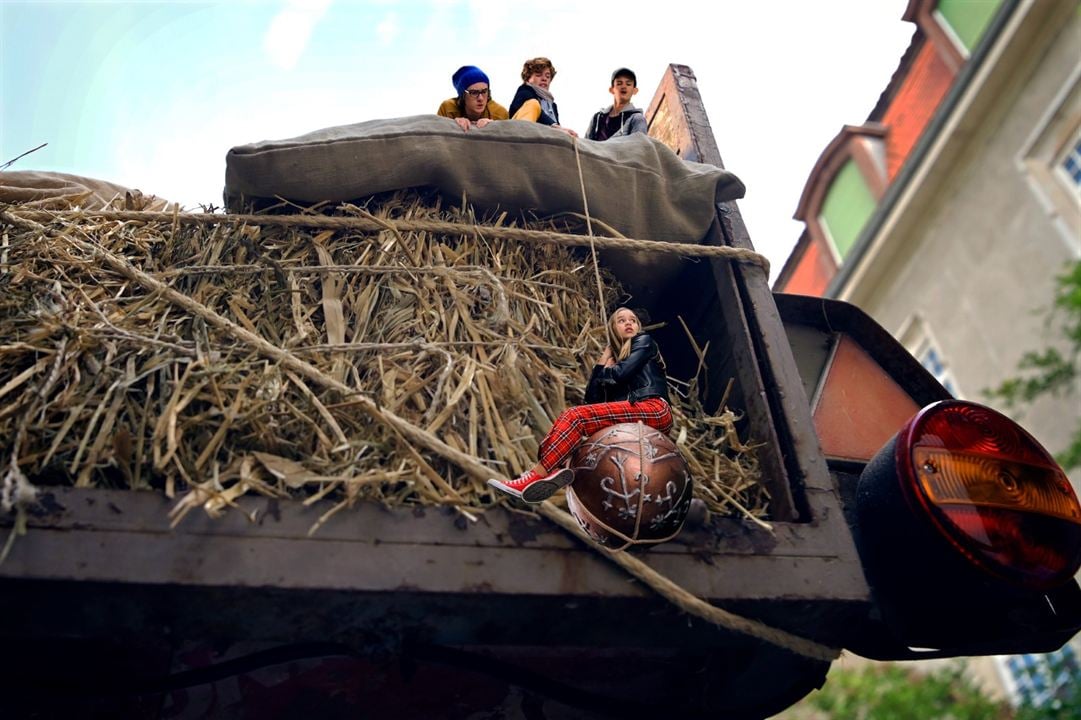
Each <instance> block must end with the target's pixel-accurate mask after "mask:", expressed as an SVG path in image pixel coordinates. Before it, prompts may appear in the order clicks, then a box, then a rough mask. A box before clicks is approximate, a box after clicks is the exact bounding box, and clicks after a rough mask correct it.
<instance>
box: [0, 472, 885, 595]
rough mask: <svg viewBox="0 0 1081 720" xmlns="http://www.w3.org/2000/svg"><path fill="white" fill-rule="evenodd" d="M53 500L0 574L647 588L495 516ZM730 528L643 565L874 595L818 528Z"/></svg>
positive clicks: (617, 591)
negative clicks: (174, 516) (776, 531)
mask: <svg viewBox="0 0 1081 720" xmlns="http://www.w3.org/2000/svg"><path fill="white" fill-rule="evenodd" d="M97 494H102V495H104V497H100V498H98V497H95V495H97ZM57 498H59V499H57ZM254 502H258V501H257V500H256V501H254ZM51 504H52V505H53V507H54V508H64V509H63V510H59V509H58V510H56V511H54V513H53V514H52V515H51V516H50V519H49V521H48V522H47V523H42V522H40V521H34V522H32V523H31V528H30V531H29V532H28V534H27V535H26V536H24V537H21V538H19V539H18V540H17V541H16V543H15V545H14V547H13V548H12V552H11V555H10V556H9V557H8V559H7V560H6V562H5V563H4V564H3V565H0V578H8V579H17V578H23V579H50V580H78V581H93V582H118V583H143V584H181V585H209V586H222V587H253V586H274V587H282V588H312V589H315V588H323V589H342V590H353V591H379V592H389V593H394V592H419V593H482V594H483V593H489V594H492V596H493V598H496V597H497V596H500V595H508V594H509V595H514V594H532V595H551V596H562V595H582V596H602V597H641V596H642V595H643V594H644V593H645V591H644V590H643V589H642V588H641V586H639V585H638V584H637V583H633V582H628V577H627V576H626V575H625V574H624V573H623V572H622V571H620V570H618V569H617V568H616V567H615V566H614V565H612V564H611V563H609V562H607V561H606V560H605V559H604V558H603V557H602V556H601V555H600V554H599V553H598V552H597V551H594V550H592V549H588V548H585V547H584V546H582V545H580V544H579V543H577V541H573V540H570V539H569V538H568V537H567V536H565V535H564V534H563V532H562V531H560V530H556V529H554V528H553V527H552V526H551V525H550V524H548V523H547V522H546V521H542V520H539V519H538V520H529V521H527V522H525V523H523V524H520V525H518V526H517V527H516V526H515V519H513V518H512V519H509V520H508V518H507V517H506V516H507V514H506V513H492V514H490V519H491V520H492V524H491V525H488V524H487V523H478V524H477V525H475V526H469V527H467V528H466V529H464V530H463V529H461V528H460V527H459V526H457V525H456V524H455V523H454V521H453V520H451V519H450V518H449V517H447V516H446V515H443V514H442V513H438V512H436V513H430V514H428V515H425V516H419V517H418V516H414V515H412V514H411V513H410V512H409V511H407V510H406V511H388V510H385V509H382V508H380V507H375V506H364V507H360V508H357V509H355V511H353V512H344V513H340V514H339V515H340V516H339V517H336V518H335V519H334V521H333V522H331V523H328V524H327V525H326V526H324V527H323V528H321V530H320V532H319V533H317V534H316V535H315V536H314V537H308V536H307V530H308V527H309V526H310V523H309V522H308V521H309V520H311V519H312V518H314V517H317V516H318V515H319V514H320V510H321V509H322V508H318V507H316V508H312V507H304V506H303V505H302V504H300V503H299V502H295V501H294V502H285V503H280V504H279V507H278V510H277V517H276V518H274V519H271V520H269V521H268V522H265V523H264V524H263V525H260V524H258V523H249V522H248V521H247V520H246V519H244V518H243V517H242V516H241V514H240V513H238V512H234V513H231V514H230V515H227V516H226V517H224V518H221V519H218V520H213V519H210V518H202V519H198V520H196V519H194V518H193V519H192V520H193V521H192V522H191V523H190V527H186V526H184V525H181V526H180V527H179V528H177V529H176V530H170V529H169V527H168V519H167V515H166V512H165V511H166V508H167V503H166V502H165V500H164V498H161V497H159V496H157V495H156V494H154V493H127V492H123V491H95V490H76V489H65V490H63V491H61V490H59V489H58V490H54V495H53V497H52V499H51ZM246 507H250V503H249V504H247V505H246ZM69 508H70V509H69ZM503 521H506V522H504V523H503V524H500V523H501V522H503ZM726 528H727V530H728V531H729V533H728V535H727V537H726V536H725V533H724V530H725V529H726ZM324 530H327V531H330V530H333V532H327V533H324V532H323V531H324ZM409 530H411V531H412V532H409ZM732 531H733V527H732V526H731V525H725V524H723V523H722V524H721V525H719V526H717V527H714V526H710V528H708V529H702V530H701V531H700V534H699V536H698V537H699V539H702V538H708V539H709V540H710V541H712V542H713V543H715V544H716V545H718V546H727V547H728V550H729V552H724V551H719V552H709V551H707V550H704V549H702V548H700V547H692V546H690V545H679V544H674V543H670V544H668V545H664V546H660V547H658V548H656V549H655V550H653V551H650V552H648V553H646V554H644V555H642V557H643V558H644V559H645V560H646V561H647V562H648V563H649V564H650V565H651V566H653V567H655V568H656V569H657V570H659V571H660V572H662V573H664V574H666V575H668V576H669V577H671V578H672V579H673V580H674V581H676V582H678V583H679V584H681V585H683V586H684V587H686V588H687V589H688V590H689V591H690V592H692V593H695V594H698V595H703V596H705V597H711V598H716V599H724V598H740V599H748V598H770V597H803V598H819V597H827V598H831V599H836V598H847V599H862V598H864V597H865V595H866V593H865V589H864V586H863V584H862V582H858V581H857V580H862V578H861V577H857V578H853V577H851V576H846V575H845V574H844V573H843V572H842V571H843V570H844V569H845V565H844V564H843V563H842V562H840V561H839V559H838V558H836V557H833V556H830V555H820V556H814V555H810V554H809V553H808V550H807V546H806V541H808V540H810V541H811V542H813V537H814V535H815V534H816V533H815V532H813V531H812V530H811V528H808V527H804V526H794V527H791V528H786V529H785V530H784V531H782V532H784V534H785V536H786V537H787V541H786V542H784V543H781V542H779V541H778V542H773V541H774V540H775V538H772V537H770V536H769V535H768V534H767V533H764V531H761V530H757V531H749V532H748V533H739V532H738V531H737V532H732ZM421 538H424V539H421ZM662 549H663V550H665V551H661V550H662ZM848 570H849V571H851V567H848ZM494 601H495V600H494V599H493V602H494Z"/></svg>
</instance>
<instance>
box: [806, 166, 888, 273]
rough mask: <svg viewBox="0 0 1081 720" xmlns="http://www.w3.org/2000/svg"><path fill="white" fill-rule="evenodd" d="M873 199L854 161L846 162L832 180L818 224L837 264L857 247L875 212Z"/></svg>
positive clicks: (823, 202)
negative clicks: (831, 248)
mask: <svg viewBox="0 0 1081 720" xmlns="http://www.w3.org/2000/svg"><path fill="white" fill-rule="evenodd" d="M875 204H876V203H875V198H874V196H873V195H872V194H871V190H870V188H869V187H868V186H867V182H866V181H865V180H864V178H863V174H862V173H861V172H860V169H859V166H857V165H856V161H855V160H852V159H849V160H848V161H847V162H846V163H845V164H844V165H843V166H841V169H840V170H839V171H838V172H837V174H836V175H835V176H834V178H833V182H831V183H830V187H829V190H827V191H826V197H825V199H824V200H823V201H822V212H821V214H820V215H819V217H818V221H819V223H820V224H821V226H822V232H823V233H824V234H825V236H826V237H827V238H828V239H829V241H830V243H831V245H832V246H833V250H834V251H835V252H836V253H837V258H836V259H837V260H838V264H839V261H841V260H844V258H845V256H846V255H848V252H849V251H850V250H851V249H852V246H853V245H855V244H856V240H857V239H858V238H859V236H860V232H861V231H862V230H863V228H864V226H865V225H866V224H867V221H868V220H870V219H871V215H872V214H873V213H874V211H875Z"/></svg>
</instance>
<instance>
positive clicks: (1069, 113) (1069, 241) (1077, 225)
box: [1015, 63, 1081, 258]
mask: <svg viewBox="0 0 1081 720" xmlns="http://www.w3.org/2000/svg"><path fill="white" fill-rule="evenodd" d="M1078 140H1081V63H1078V64H1077V65H1075V66H1074V68H1073V71H1072V72H1071V73H1070V75H1069V77H1068V78H1067V79H1066V82H1065V83H1063V86H1062V87H1061V88H1059V91H1058V93H1057V94H1056V95H1055V98H1054V99H1053V100H1052V101H1051V104H1050V105H1049V106H1048V108H1047V111H1046V112H1045V113H1044V114H1043V116H1042V117H1041V118H1040V119H1039V121H1038V122H1037V123H1036V126H1035V129H1034V130H1033V131H1032V133H1031V134H1030V135H1029V137H1028V139H1027V140H1026V141H1025V143H1024V144H1023V145H1022V146H1021V149H1020V151H1019V152H1018V154H1017V156H1016V159H1015V160H1016V165H1017V168H1018V170H1019V172H1021V173H1022V175H1023V176H1024V178H1025V180H1026V182H1027V184H1028V186H1029V189H1031V190H1032V193H1033V195H1034V196H1035V198H1036V200H1037V202H1039V204H1040V206H1041V207H1042V208H1043V209H1044V211H1045V212H1046V213H1047V215H1048V217H1049V218H1050V219H1051V221H1052V224H1053V225H1054V226H1055V227H1056V228H1057V229H1058V232H1059V236H1060V237H1061V238H1062V241H1063V242H1064V243H1065V244H1066V247H1067V248H1068V249H1069V250H1070V252H1071V255H1072V256H1073V257H1075V258H1081V232H1079V229H1081V202H1079V200H1078V186H1077V185H1076V184H1075V183H1074V181H1073V179H1072V178H1070V177H1068V175H1067V173H1066V170H1065V169H1064V168H1062V163H1063V162H1064V161H1065V158H1066V156H1067V154H1069V153H1071V152H1072V151H1073V148H1074V147H1075V145H1076V143H1077V142H1078Z"/></svg>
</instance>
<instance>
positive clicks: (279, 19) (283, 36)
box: [263, 0, 331, 70]
mask: <svg viewBox="0 0 1081 720" xmlns="http://www.w3.org/2000/svg"><path fill="white" fill-rule="evenodd" d="M330 2H331V0H285V3H284V7H282V9H281V10H279V11H278V14H277V15H275V16H274V17H273V18H272V19H271V21H270V27H268V28H267V31H266V35H264V36H263V50H264V51H266V54H267V56H268V57H269V58H270V62H272V63H273V64H274V65H277V66H278V67H280V68H282V69H283V70H291V69H292V68H294V67H295V66H296V64H297V61H299V60H300V56H301V55H303V54H304V49H305V48H307V47H308V40H309V39H311V35H312V30H313V29H314V28H315V25H316V23H318V22H319V20H320V19H321V18H322V17H323V15H324V14H326V11H327V8H329V7H330Z"/></svg>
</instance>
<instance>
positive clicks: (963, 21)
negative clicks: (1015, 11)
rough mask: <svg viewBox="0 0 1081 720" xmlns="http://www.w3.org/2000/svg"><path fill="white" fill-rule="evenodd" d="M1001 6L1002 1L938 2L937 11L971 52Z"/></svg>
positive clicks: (950, 0) (964, 0) (946, 0)
mask: <svg viewBox="0 0 1081 720" xmlns="http://www.w3.org/2000/svg"><path fill="white" fill-rule="evenodd" d="M1001 4H1002V0H938V11H939V12H940V13H941V14H942V17H943V18H945V19H946V22H947V23H949V25H950V28H952V29H953V31H954V32H955V33H956V34H957V37H959V38H961V42H962V43H963V44H964V46H965V49H967V50H968V51H969V52H972V48H974V47H976V43H978V42H979V41H980V38H981V37H983V32H984V30H986V29H987V26H988V25H990V24H991V18H993V17H994V16H995V12H996V11H998V7H999V5H1001Z"/></svg>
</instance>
